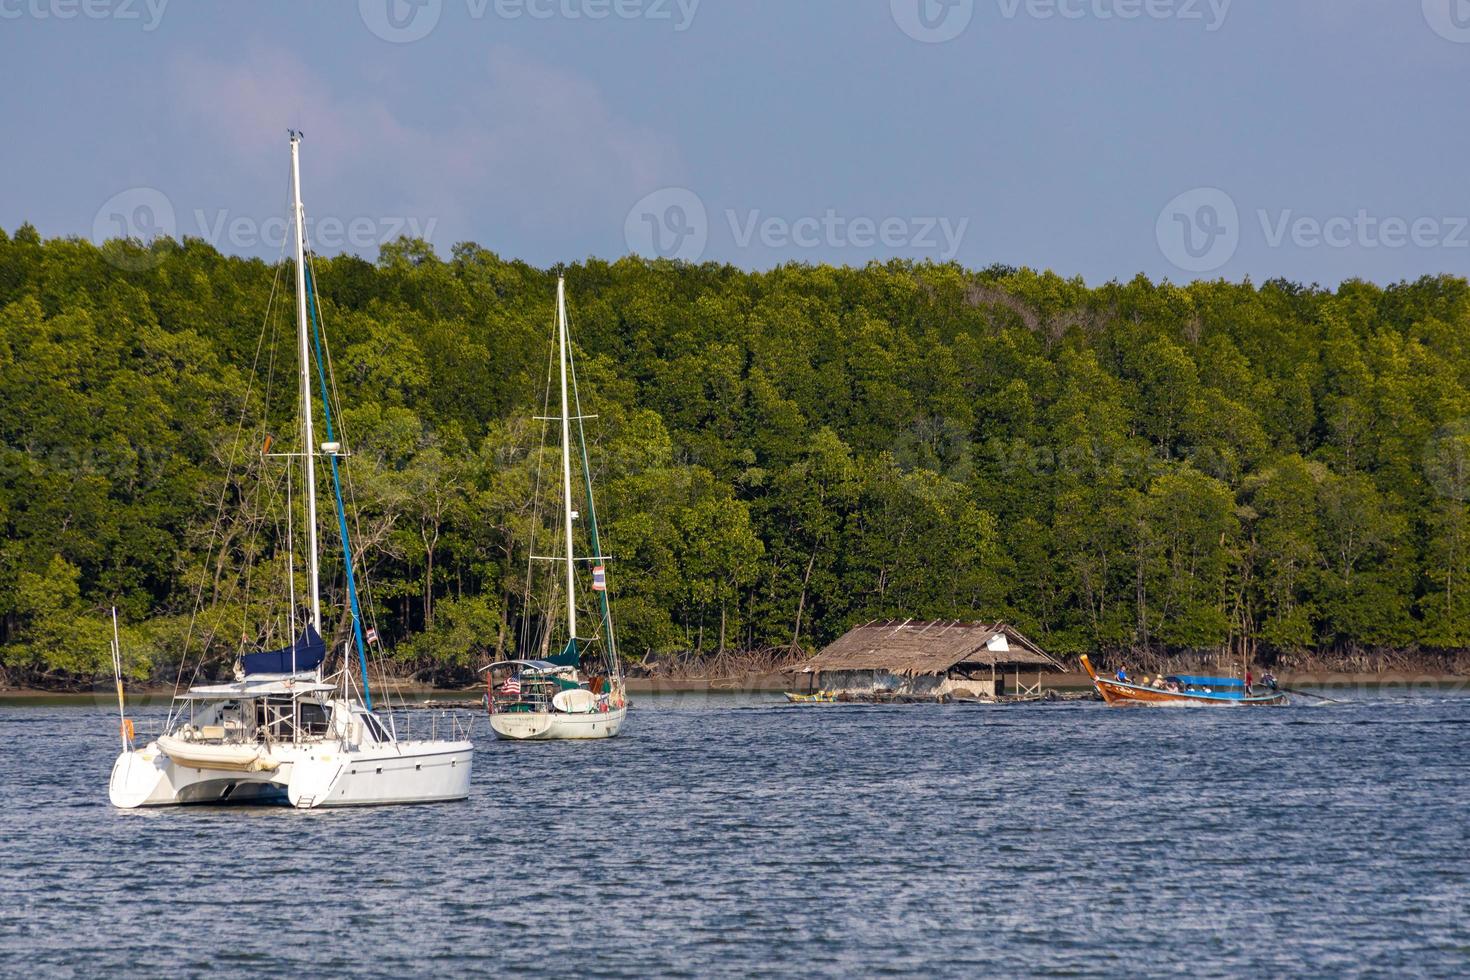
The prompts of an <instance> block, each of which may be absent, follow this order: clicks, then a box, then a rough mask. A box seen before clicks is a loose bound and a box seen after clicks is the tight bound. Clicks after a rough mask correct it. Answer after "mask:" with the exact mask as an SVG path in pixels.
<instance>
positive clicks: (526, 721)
mask: <svg viewBox="0 0 1470 980" xmlns="http://www.w3.org/2000/svg"><path fill="white" fill-rule="evenodd" d="M627 714H628V709H627V708H614V709H613V710H611V711H590V712H587V713H585V714H568V713H565V712H561V711H506V712H501V713H498V714H493V715H491V716H490V727H491V728H492V729H493V730H494V731H495V736H496V738H502V739H506V740H508V741H512V742H550V741H556V740H561V739H591V738H612V737H613V736H614V735H616V734H617V733H618V732H619V731H620V730H621V729H622V727H623V719H624V718H625V717H626V716H627Z"/></svg>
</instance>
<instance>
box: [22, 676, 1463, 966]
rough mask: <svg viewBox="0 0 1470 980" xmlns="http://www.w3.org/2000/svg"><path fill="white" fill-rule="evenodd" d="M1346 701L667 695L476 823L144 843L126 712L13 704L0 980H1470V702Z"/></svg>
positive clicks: (385, 817) (493, 792) (514, 751)
mask: <svg viewBox="0 0 1470 980" xmlns="http://www.w3.org/2000/svg"><path fill="white" fill-rule="evenodd" d="M1346 696H1348V697H1352V698H1354V699H1355V700H1354V702H1353V703H1351V704H1348V705H1346V706H1328V707H1307V706H1293V707H1291V708H1287V709H1280V710H1211V709H1203V710H1200V709H1195V710H1189V709H1175V710H1167V709H1165V710H1160V709H1152V710H1151V709H1138V710H1129V709H1107V708H1104V707H1103V706H1102V705H1098V704H1091V703H1075V704H1062V705H1036V706H1014V707H993V706H963V705H957V706H946V707H936V706H894V707H876V706H822V707H801V706H787V705H785V704H778V703H775V701H774V700H773V699H772V698H770V697H769V696H760V697H726V698H683V699H674V698H650V697H643V698H640V699H638V702H637V704H636V706H635V709H634V711H633V713H632V714H631V715H630V718H629V723H628V726H627V729H626V736H625V737H622V738H619V739H617V740H615V741H611V742H604V743H580V744H573V743H562V744H545V745H511V744H506V743H497V742H495V741H493V740H492V739H491V738H490V737H489V730H488V726H487V725H486V724H485V722H484V719H483V718H480V719H477V721H476V732H477V735H476V740H477V743H478V749H477V752H476V758H475V778H474V790H473V797H472V798H471V799H470V800H469V801H468V802H466V803H460V804H449V805H441V806H423V807H400V808H388V809H365V810H351V811H336V812H333V811H318V812H310V813H298V812H294V811H291V810H288V809H215V808H179V809H169V810H151V811H135V812H130V813H123V812H118V811H116V810H113V809H112V808H111V807H110V806H109V805H108V803H107V794H106V782H107V774H108V770H109V768H110V766H111V763H112V759H113V756H114V754H115V753H116V751H117V743H116V739H115V737H114V735H113V733H114V731H115V724H116V722H115V717H114V716H109V715H108V714H107V712H106V710H105V708H104V707H100V706H93V705H90V704H88V705H85V706H80V705H72V706H37V705H4V706H0V730H3V732H4V733H5V738H4V745H5V751H4V752H3V753H0V785H3V786H4V788H5V789H4V807H3V811H0V858H3V860H0V963H5V964H7V965H6V967H5V969H4V972H5V973H6V974H9V975H12V976H15V975H20V974H22V973H32V972H37V973H41V974H46V975H54V974H63V975H65V974H71V975H77V976H89V977H90V976H127V975H138V974H146V975H158V974H164V973H168V974H171V975H175V976H206V975H208V976H225V975H244V974H252V975H253V974H269V975H286V974H292V975H298V974H299V975H314V976H347V975H354V976H356V975H383V976H388V975H392V976H403V975H418V974H430V973H433V974H447V975H454V974H488V973H491V972H497V973H499V972H509V973H512V974H525V975H538V974H539V975H555V976H582V975H603V976H645V975H648V974H654V973H657V974H676V975H708V974H731V975H733V974H749V973H752V972H763V973H781V974H853V973H856V974H895V973H901V974H909V973H938V974H946V975H975V974H980V973H984V974H990V975H995V974H1056V973H1065V974H1071V975H1092V974H1120V973H1129V974H1135V973H1149V974H1152V973H1164V972H1177V971H1188V972H1189V973H1192V974H1197V975H1223V974H1230V975H1251V976H1265V975H1273V976H1274V975H1280V974H1283V973H1289V974H1303V973H1311V974H1322V973H1327V974H1381V975H1402V974H1405V973H1413V974H1420V975H1424V974H1428V975H1446V976H1448V975H1456V974H1457V975H1464V973H1465V972H1467V971H1470V810H1467V804H1470V781H1467V775H1470V773H1467V749H1470V697H1464V696H1460V695H1457V694H1453V693H1435V692H1427V693H1425V692H1420V693H1415V694H1395V693H1392V692H1384V693H1361V692H1359V693H1354V694H1352V695H1346ZM1299 704H1300V702H1299ZM145 714H146V712H145ZM154 714H156V712H154Z"/></svg>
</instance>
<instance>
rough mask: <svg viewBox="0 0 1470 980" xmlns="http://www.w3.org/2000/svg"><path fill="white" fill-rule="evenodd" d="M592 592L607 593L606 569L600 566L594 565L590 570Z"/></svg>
mask: <svg viewBox="0 0 1470 980" xmlns="http://www.w3.org/2000/svg"><path fill="white" fill-rule="evenodd" d="M592 591H593V592H606V591H607V569H605V568H603V567H602V566H601V565H594V566H593V568H592Z"/></svg>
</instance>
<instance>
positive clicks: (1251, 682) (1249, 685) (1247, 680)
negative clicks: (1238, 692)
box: [1245, 667, 1256, 695]
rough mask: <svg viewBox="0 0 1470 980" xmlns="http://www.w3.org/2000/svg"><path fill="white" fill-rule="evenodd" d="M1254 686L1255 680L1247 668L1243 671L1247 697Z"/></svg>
mask: <svg viewBox="0 0 1470 980" xmlns="http://www.w3.org/2000/svg"><path fill="white" fill-rule="evenodd" d="M1255 686H1256V683H1255V678H1254V677H1252V676H1251V669H1250V668H1249V667H1247V668H1246V669H1245V693H1246V694H1247V695H1249V694H1250V693H1251V688H1253V687H1255Z"/></svg>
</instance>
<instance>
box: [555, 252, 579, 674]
mask: <svg viewBox="0 0 1470 980" xmlns="http://www.w3.org/2000/svg"><path fill="white" fill-rule="evenodd" d="M556 334H557V344H558V346H559V347H560V348H561V358H560V360H561V493H562V503H563V505H564V509H565V511H566V518H567V640H568V643H569V644H570V645H571V646H572V649H573V650H575V649H576V644H577V591H576V589H577V575H576V568H577V566H576V558H575V557H574V555H573V553H572V427H571V408H570V406H569V404H568V402H567V294H566V279H564V278H563V277H561V276H558V277H557V279H556Z"/></svg>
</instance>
